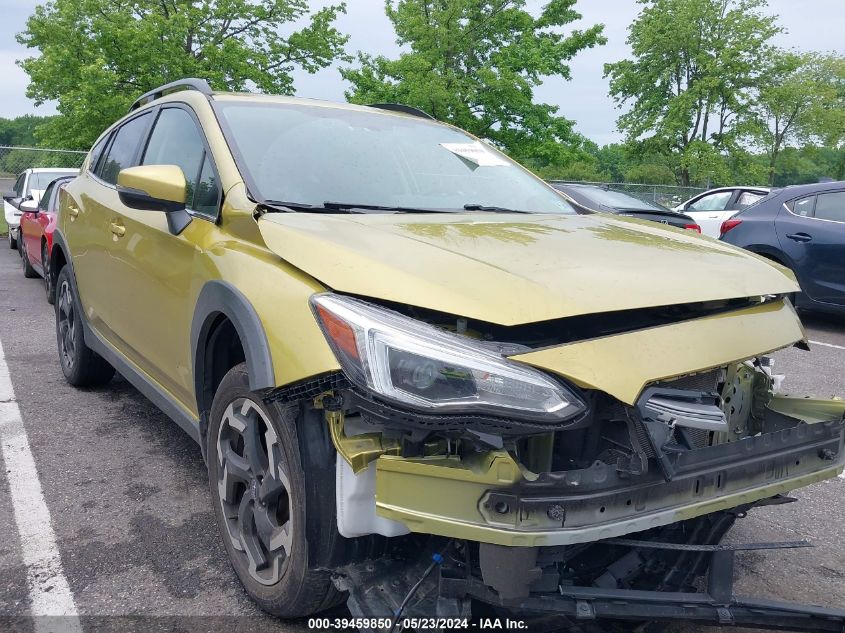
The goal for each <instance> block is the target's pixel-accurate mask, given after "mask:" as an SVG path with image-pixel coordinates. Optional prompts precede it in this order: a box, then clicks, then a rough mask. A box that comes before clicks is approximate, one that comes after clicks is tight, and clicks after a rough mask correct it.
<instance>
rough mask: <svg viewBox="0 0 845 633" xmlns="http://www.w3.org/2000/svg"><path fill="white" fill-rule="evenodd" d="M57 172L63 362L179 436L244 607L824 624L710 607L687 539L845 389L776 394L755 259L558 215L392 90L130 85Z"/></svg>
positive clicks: (773, 465)
mask: <svg viewBox="0 0 845 633" xmlns="http://www.w3.org/2000/svg"><path fill="white" fill-rule="evenodd" d="M61 195H62V200H61V202H60V213H59V215H60V220H59V226H58V229H57V231H56V236H55V240H54V243H55V247H54V249H53V252H52V253H51V264H50V267H49V270H50V272H51V274H52V275H53V278H54V282H55V283H54V288H55V292H56V302H55V305H56V327H57V338H58V347H59V356H60V361H61V366H62V369H63V371H64V374H65V376H66V377H67V380H68V381H69V382H70V383H71V384H73V385H77V386H89V385H95V384H103V383H105V382H107V381H108V380H109V379H110V378H111V376H112V374H113V373H114V371H115V370H117V371H119V372H120V373H121V374H122V375H123V376H125V377H126V378H127V379H128V380H129V381H130V382H131V383H133V384H134V385H135V386H136V387H137V388H138V389H139V390H140V391H141V392H143V393H144V394H145V395H146V396H147V397H149V398H150V399H151V400H152V401H154V402H155V403H156V404H157V405H158V406H159V407H161V409H162V410H163V411H165V412H166V413H167V414H168V415H169V416H170V417H172V418H173V419H174V420H175V421H176V422H177V423H178V424H179V425H180V426H181V427H182V428H183V429H184V430H185V431H186V432H187V433H188V434H189V435H190V436H191V437H192V438H194V439H195V440H196V441H197V442H198V443H199V445H200V447H201V449H202V452H203V455H204V456H205V458H206V462H207V464H208V472H209V484H210V488H211V494H212V498H213V503H214V506H215V512H216V516H217V521H218V524H219V528H220V534H221V536H222V540H223V544H224V546H225V548H226V551H227V552H228V555H229V558H230V560H231V562H232V565H233V567H234V569H235V571H236V572H237V575H238V577H239V578H240V580H241V582H242V583H243V585H244V587H245V588H246V590H247V592H248V593H249V594H250V595H251V596H252V597H253V598H254V599H255V600H256V601H257V602H258V604H259V605H260V606H261V607H262V608H263V609H265V610H267V611H269V612H271V613H274V614H277V615H279V616H282V617H298V616H305V615H312V614H317V613H319V612H320V611H322V610H325V609H327V608H328V607H330V606H333V605H336V604H338V603H339V602H341V601H344V600H346V601H347V604H348V607H349V609H350V611H351V613H352V615H353V616H355V617H356V618H357V620H355V624H356V625H357V626H359V627H360V628H362V629H372V630H378V629H391V628H392V627H395V628H396V629H397V630H398V629H399V628H404V629H405V630H411V629H419V630H425V629H431V628H438V627H439V628H443V629H445V628H466V627H470V626H472V623H471V620H470V619H469V618H471V617H477V616H478V614H479V613H491V612H492V613H495V614H498V613H510V614H518V615H519V617H521V618H524V619H526V621H527V622H530V621H533V620H531V618H534V617H542V618H544V620H543V621H544V622H546V623H548V618H549V617H550V616H556V617H557V618H558V619H557V620H556V622H557V623H558V625H559V626H560V627H561V628H565V627H566V626H570V625H571V626H577V627H580V628H579V629H578V630H581V631H588V630H608V629H607V628H605V627H606V626H607V625H606V624H604V623H602V624H601V625H600V624H597V623H595V622H591V621H593V620H596V621H597V622H598V621H602V619H603V618H616V619H621V620H628V621H643V620H665V619H673V618H689V619H694V620H698V621H703V622H717V623H718V622H721V623H723V624H737V625H739V624H743V625H757V626H765V627H769V628H778V627H780V626H785V627H786V628H796V629H800V628H803V629H806V630H825V631H827V630H840V631H841V630H842V628H841V627H842V626H843V621H845V614H843V613H842V612H840V611H834V610H830V609H827V610H825V609H822V608H817V607H809V606H804V605H790V604H785V603H774V602H770V601H761V600H758V601H753V600H750V599H742V600H740V599H734V598H733V597H732V592H731V584H730V583H731V575H732V574H731V563H732V560H733V559H732V553H733V549H731V548H730V547H727V548H726V547H723V546H719V545H718V544H719V542H720V540H721V538H722V536H723V535H724V534H725V533H726V531H727V530H728V529H729V528H730V527H731V525H732V524H733V523H734V521H735V520H736V519H737V518H738V517H741V516H743V515H744V514H745V513H746V512H747V511H748V510H749V509H750V508H752V507H754V506H756V505H761V504H775V503H783V502H787V501H790V499H789V498H788V497H785V496H784V493H786V492H788V491H789V490H792V489H794V488H797V487H800V486H805V485H807V484H810V483H813V482H817V481H820V480H823V479H827V478H830V477H834V476H835V475H836V474H837V473H839V472H841V471H842V469H843V464H845V451H843V434H844V433H845V421H844V420H843V416H845V401H842V400H838V399H832V400H818V399H805V398H800V399H799V398H791V397H786V396H783V395H778V394H777V393H775V390H774V385H775V383H776V382H777V377H776V376H773V374H772V371H771V366H770V363H769V361H768V359H767V358H766V357H765V356H764V355H765V354H767V353H769V352H771V351H773V350H778V349H781V348H784V347H788V346H792V345H798V346H805V347H806V342H805V340H804V339H805V336H804V332H803V330H802V327H801V323H800V321H799V319H798V317H797V315H796V313H795V310H794V309H793V307H792V305H791V303H790V302H789V300H788V295H790V294H791V293H794V292H797V291H798V290H799V288H798V286H797V284H796V282H795V279H794V277H793V276H792V275H791V274H790V273H789V272H788V271H787V270H786V269H784V268H782V267H779V266H773V265H771V264H769V263H767V262H766V261H765V260H763V259H762V258H760V257H757V256H755V255H752V254H750V253H747V252H745V251H741V250H739V249H737V248H734V247H731V246H728V245H725V244H721V243H719V242H716V241H713V240H710V239H706V238H700V237H698V236H695V235H691V234H690V232H688V231H687V232H684V231H682V230H675V229H671V228H664V227H661V226H659V225H656V224H653V223H649V222H642V221H637V220H633V219H627V218H621V217H611V216H605V215H601V214H583V213H577V212H576V210H575V208H574V207H573V205H572V204H571V203H570V202H569V201H568V200H567V199H566V198H564V197H562V196H561V194H559V193H557V192H555V191H554V190H553V189H551V188H550V187H548V186H547V185H546V184H545V183H543V182H542V181H540V180H539V179H537V178H536V177H535V176H533V175H532V174H531V173H529V172H527V171H526V170H524V169H523V168H521V167H520V166H519V165H517V164H515V163H514V162H513V161H511V160H510V159H509V158H507V157H506V156H504V155H503V154H501V153H500V152H498V151H497V150H496V149H494V148H492V147H491V146H489V145H488V144H487V143H484V142H481V141H479V140H477V139H475V138H473V137H471V136H469V135H468V134H466V133H464V132H462V131H460V130H458V129H456V128H453V127H450V126H448V125H444V124H441V123H438V122H437V121H434V120H432V119H431V118H430V117H428V116H426V115H425V114H424V113H422V112H420V111H416V110H413V109H411V108H408V107H404V106H397V105H390V104H380V105H374V106H367V107H364V106H353V105H338V104H331V103H325V102H320V101H310V100H301V99H293V98H287V97H276V96H261V95H252V94H225V93H217V92H212V91H211V90H210V89H209V87H208V85H207V84H206V83H205V82H204V81H201V80H184V81H181V82H175V83H174V84H168V85H167V86H163V87H161V88H159V89H157V90H156V91H153V92H151V93H148V94H146V95H144V96H143V97H141V98H140V99H139V100H138V101H137V102H136V103H135V104H134V105H133V107H132V109H131V111H130V112H129V114H128V115H126V116H125V117H124V118H123V119H121V120H120V121H118V122H117V123H115V124H114V125H113V126H112V127H111V128H109V129H108V130H107V131H106V132H105V133H104V134H103V135H102V136H101V137H100V138H99V140H97V142H96V144H95V145H94V147H93V149H92V150H91V152H90V154H89V155H88V157H87V159H86V161H85V163H84V165H83V169H82V173H81V175H80V176H79V177H78V178H77V179H75V180H74V181H73V182H72V183H70V184H69V185H68V186H67V187H66V188H65V189H64V190H63V192H62V194H61ZM797 545H800V544H795V543H787V544H783V543H780V544H776V543H775V544H752V545H739V546H734V547H739V548H742V547H754V548H767V547H785V546H797ZM708 570H709V572H708ZM705 576H706V577H707V584H706V586H705V587H704V589H703V590H702V591H700V592H699V593H693V592H694V591H695V590H696V588H697V587H698V585H699V581H700V580H701V578H702V577H705ZM335 613H336V612H335ZM436 617H439V618H443V619H441V620H434V619H432V618H436ZM426 618H428V619H426ZM313 623H315V626H322V627H323V628H331V626H333V625H334V623H333V622H328V621H325V622H322V621H320V620H319V619H317V620H314V621H313ZM836 626H839V627H840V628H825V627H836ZM544 630H545V629H544Z"/></svg>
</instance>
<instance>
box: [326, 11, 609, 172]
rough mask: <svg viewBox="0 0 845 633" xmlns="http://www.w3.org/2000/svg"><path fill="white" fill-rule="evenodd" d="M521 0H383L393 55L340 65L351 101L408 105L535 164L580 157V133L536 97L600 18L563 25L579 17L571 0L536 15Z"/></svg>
mask: <svg viewBox="0 0 845 633" xmlns="http://www.w3.org/2000/svg"><path fill="white" fill-rule="evenodd" d="M525 5H526V0H492V1H490V0H487V1H484V0H387V1H386V3H385V10H386V13H387V17H388V18H389V19H390V21H391V22H392V24H393V27H394V29H395V30H396V36H397V42H398V43H399V44H400V45H401V46H403V47H405V48H406V49H407V50H406V52H403V53H402V54H400V56H399V58H398V59H388V58H386V57H383V56H378V57H372V56H370V55H367V54H364V53H359V55H358V61H359V67H358V68H346V69H343V70H342V71H341V74H342V75H343V77H344V79H346V80H347V81H349V82H351V84H352V90H351V91H349V92H347V98H348V99H349V100H350V101H353V102H355V103H373V102H380V101H391V102H398V103H405V104H408V105H413V106H416V107H419V108H422V109H423V110H425V111H427V112H429V113H431V114H432V115H433V116H435V117H436V118H437V119H440V120H442V121H448V122H450V123H453V124H455V125H457V126H459V127H461V128H464V129H466V130H469V131H470V132H472V133H473V134H475V135H477V136H479V137H482V138H485V139H488V140H490V141H492V142H493V143H495V144H496V145H498V146H499V147H501V148H503V149H504V150H505V151H507V152H509V153H510V154H511V155H513V156H515V157H516V158H519V159H526V158H529V157H530V158H531V159H533V161H535V162H536V164H537V165H539V166H549V165H560V164H566V163H569V162H572V161H573V160H577V159H580V158H583V153H582V152H581V151H580V145H581V143H582V142H583V139H582V138H581V137H580V136H579V135H577V134H576V133H575V132H574V131H573V125H572V122H571V121H569V120H567V119H565V118H564V117H561V116H558V115H557V110H558V109H557V107H555V106H553V105H548V104H544V103H535V102H534V89H535V88H536V87H537V86H538V85H540V83H542V81H543V80H544V79H545V78H548V77H559V78H562V79H568V78H569V67H568V66H567V64H566V62H567V61H568V60H570V59H572V57H573V56H575V55H576V54H577V53H578V52H579V51H581V50H583V49H585V48H591V47H593V46H596V45H597V44H603V43H604V42H605V38H604V37H603V36H602V29H603V26H602V25H596V26H593V27H591V28H589V29H587V30H583V31H582V30H572V31H570V32H569V33H568V34H563V33H562V32H561V29H562V27H565V26H567V25H568V24H570V23H571V22H573V21H575V20H577V19H579V18H580V17H581V16H580V15H579V14H578V13H577V12H576V11H575V10H574V8H573V7H574V5H575V0H550V1H549V2H547V3H546V4H545V6H544V8H543V9H542V11H541V12H540V14H539V16H537V17H534V16H532V15H531V14H530V13H529V12H528V11H526V10H525Z"/></svg>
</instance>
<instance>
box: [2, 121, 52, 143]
mask: <svg viewBox="0 0 845 633" xmlns="http://www.w3.org/2000/svg"><path fill="white" fill-rule="evenodd" d="M50 118H51V117H46V116H33V115H32V114H24V115H23V116H19V117H15V118H14V119H4V118H0V145H6V146H13V147H14V146H17V147H31V146H33V145H35V143H36V138H35V130H36V128H37V127H39V126H40V125H43V124H44V123H46V122H47V121H49V120H50Z"/></svg>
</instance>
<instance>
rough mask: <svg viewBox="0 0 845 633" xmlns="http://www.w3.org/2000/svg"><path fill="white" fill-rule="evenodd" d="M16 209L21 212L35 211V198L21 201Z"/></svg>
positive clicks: (36, 207) (36, 206)
mask: <svg viewBox="0 0 845 633" xmlns="http://www.w3.org/2000/svg"><path fill="white" fill-rule="evenodd" d="M18 211H20V212H21V213H37V212H38V203H37V202H36V201H35V200H31V199H30V200H24V201H23V202H21V204H20V206H19V207H18Z"/></svg>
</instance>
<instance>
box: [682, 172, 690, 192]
mask: <svg viewBox="0 0 845 633" xmlns="http://www.w3.org/2000/svg"><path fill="white" fill-rule="evenodd" d="M681 186H682V187H689V186H690V184H689V168H688V167H681Z"/></svg>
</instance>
